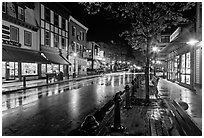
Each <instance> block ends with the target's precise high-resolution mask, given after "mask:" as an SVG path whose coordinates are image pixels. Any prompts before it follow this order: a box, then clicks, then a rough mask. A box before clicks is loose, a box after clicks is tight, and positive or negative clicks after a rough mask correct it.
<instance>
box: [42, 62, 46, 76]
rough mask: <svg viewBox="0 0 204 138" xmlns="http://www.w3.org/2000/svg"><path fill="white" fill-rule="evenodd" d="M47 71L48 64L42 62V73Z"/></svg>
mask: <svg viewBox="0 0 204 138" xmlns="http://www.w3.org/2000/svg"><path fill="white" fill-rule="evenodd" d="M46 72H47V71H46V64H42V65H41V73H42V74H46Z"/></svg>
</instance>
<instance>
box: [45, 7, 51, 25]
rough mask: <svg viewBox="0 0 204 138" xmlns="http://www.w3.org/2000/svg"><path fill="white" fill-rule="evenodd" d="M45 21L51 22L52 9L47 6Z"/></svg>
mask: <svg viewBox="0 0 204 138" xmlns="http://www.w3.org/2000/svg"><path fill="white" fill-rule="evenodd" d="M45 21H47V22H50V10H49V9H48V8H45Z"/></svg>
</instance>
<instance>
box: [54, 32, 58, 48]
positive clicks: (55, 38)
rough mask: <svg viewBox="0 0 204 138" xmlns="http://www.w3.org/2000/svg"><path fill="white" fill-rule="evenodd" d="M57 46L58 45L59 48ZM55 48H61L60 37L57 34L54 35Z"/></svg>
mask: <svg viewBox="0 0 204 138" xmlns="http://www.w3.org/2000/svg"><path fill="white" fill-rule="evenodd" d="M56 40H57V41H56ZM55 44H57V46H56V45H55ZM54 47H57V48H58V47H59V35H58V34H56V33H55V34H54Z"/></svg>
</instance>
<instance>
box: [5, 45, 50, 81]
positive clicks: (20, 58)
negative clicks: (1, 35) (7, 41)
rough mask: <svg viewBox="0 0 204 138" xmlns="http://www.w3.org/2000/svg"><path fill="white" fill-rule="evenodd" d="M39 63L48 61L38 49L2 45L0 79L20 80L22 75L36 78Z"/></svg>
mask: <svg viewBox="0 0 204 138" xmlns="http://www.w3.org/2000/svg"><path fill="white" fill-rule="evenodd" d="M39 63H50V62H49V61H47V60H46V59H45V58H44V57H43V56H41V54H40V52H39V51H34V50H27V49H22V48H18V47H13V46H6V45H3V46H2V79H3V82H4V81H10V80H19V81H21V80H22V77H23V76H30V77H33V78H38V74H39V70H38V66H39Z"/></svg>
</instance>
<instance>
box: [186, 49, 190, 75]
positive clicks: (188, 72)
mask: <svg viewBox="0 0 204 138" xmlns="http://www.w3.org/2000/svg"><path fill="white" fill-rule="evenodd" d="M190 72H191V67H190V52H189V53H187V54H186V74H190Z"/></svg>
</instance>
